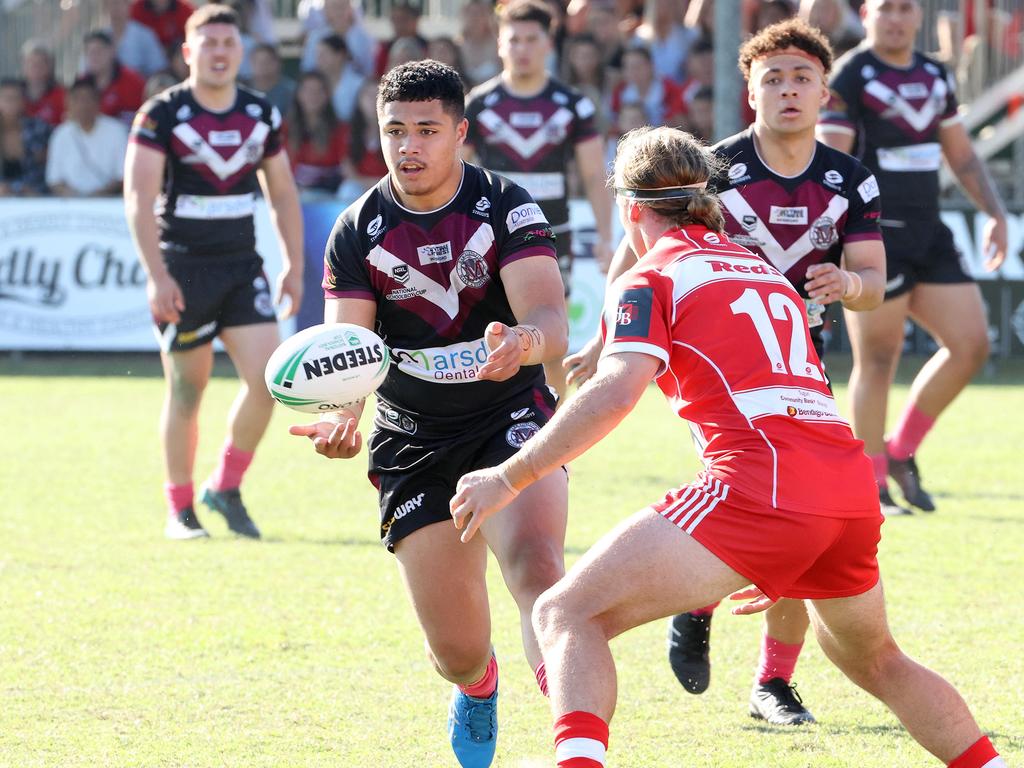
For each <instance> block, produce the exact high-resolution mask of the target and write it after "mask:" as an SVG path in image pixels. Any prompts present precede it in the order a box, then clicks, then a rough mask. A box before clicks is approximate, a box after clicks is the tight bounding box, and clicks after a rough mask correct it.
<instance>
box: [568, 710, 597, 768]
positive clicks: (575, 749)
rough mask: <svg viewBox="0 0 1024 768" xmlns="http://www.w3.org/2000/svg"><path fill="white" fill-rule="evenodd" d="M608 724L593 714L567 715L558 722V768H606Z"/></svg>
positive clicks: (569, 713)
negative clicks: (605, 755)
mask: <svg viewBox="0 0 1024 768" xmlns="http://www.w3.org/2000/svg"><path fill="white" fill-rule="evenodd" d="M607 749H608V723H606V722H605V721H604V720H602V719H601V718H600V717H598V716H597V715H594V714H591V713H590V712H580V711H576V712H566V713H565V714H564V715H562V716H561V717H559V718H558V719H557V720H555V760H557V761H558V768H603V766H604V753H605V751H606V750H607Z"/></svg>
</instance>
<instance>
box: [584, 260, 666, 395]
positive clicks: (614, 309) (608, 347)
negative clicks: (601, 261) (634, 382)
mask: <svg viewBox="0 0 1024 768" xmlns="http://www.w3.org/2000/svg"><path fill="white" fill-rule="evenodd" d="M614 287H615V289H616V290H615V291H612V292H611V293H610V294H609V295H610V296H614V297H616V298H615V299H614V301H615V303H614V304H613V303H608V304H607V305H606V306H605V312H604V315H603V317H602V318H601V335H602V336H603V337H604V339H605V344H604V351H602V353H601V354H602V355H614V354H617V353H620V352H640V353H642V354H645V355H650V356H651V357H655V358H657V359H658V360H659V361H660V362H661V367H660V368H659V369H658V376H660V375H661V374H663V373H664V372H665V370H666V369H667V368H668V362H669V358H670V356H671V354H672V307H673V303H672V294H671V289H669V291H668V293H667V295H666V292H665V283H664V280H662V279H659V276H658V275H656V274H654V273H650V272H627V273H626V274H625V275H623V277H622V278H620V279H619V280H618V281H616V283H615V286H614Z"/></svg>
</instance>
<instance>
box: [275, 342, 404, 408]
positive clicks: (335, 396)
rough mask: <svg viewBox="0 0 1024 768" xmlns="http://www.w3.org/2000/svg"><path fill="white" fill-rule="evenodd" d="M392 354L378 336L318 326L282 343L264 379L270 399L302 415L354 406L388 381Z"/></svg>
mask: <svg viewBox="0 0 1024 768" xmlns="http://www.w3.org/2000/svg"><path fill="white" fill-rule="evenodd" d="M390 365H391V353H390V351H389V350H388V348H387V346H386V345H385V344H384V342H383V341H382V340H381V338H380V336H378V335H377V334H376V333H374V332H373V331H371V330H369V329H368V328H363V327H362V326H360V325H352V324H351V323H334V324H331V325H314V326H313V327H312V328H306V329H305V330H303V331H299V332H298V333H296V334H295V335H294V336H292V337H290V338H287V339H285V340H284V341H283V342H281V346H279V347H278V348H277V349H276V350H275V351H274V354H272V355H271V356H270V360H269V361H268V362H267V368H266V371H265V372H264V378H265V380H266V382H267V389H268V390H270V394H271V396H272V397H273V398H274V399H275V400H277V402H279V403H281V404H282V405H286V406H288V407H289V408H291V409H292V410H295V411H301V412H303V413H327V412H330V411H337V410H340V409H342V408H345V407H346V406H349V405H353V404H355V403H357V402H359V401H360V400H362V399H363V398H365V397H366V396H367V395H369V394H372V393H373V392H376V391H377V387H379V386H380V385H381V383H382V382H383V381H384V377H386V376H387V375H388V368H389V367H390Z"/></svg>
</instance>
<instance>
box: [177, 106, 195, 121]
mask: <svg viewBox="0 0 1024 768" xmlns="http://www.w3.org/2000/svg"><path fill="white" fill-rule="evenodd" d="M174 116H175V117H176V118H178V120H180V121H181V122H185V121H186V120H188V119H189V118H191V117H192V108H191V107H190V106H189V105H188V104H182V105H181V106H180V107H178V111H177V112H175V113H174Z"/></svg>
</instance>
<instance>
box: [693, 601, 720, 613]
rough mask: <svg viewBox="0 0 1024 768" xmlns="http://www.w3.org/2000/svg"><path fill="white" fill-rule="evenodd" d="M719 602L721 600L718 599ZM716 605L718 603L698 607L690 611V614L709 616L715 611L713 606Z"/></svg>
mask: <svg viewBox="0 0 1024 768" xmlns="http://www.w3.org/2000/svg"><path fill="white" fill-rule="evenodd" d="M719 602H721V601H719ZM717 607H718V603H712V604H711V605H705V606H704V607H703V608H698V609H697V610H696V611H690V615H691V616H710V615H711V614H713V613H714V612H715V608H717Z"/></svg>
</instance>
